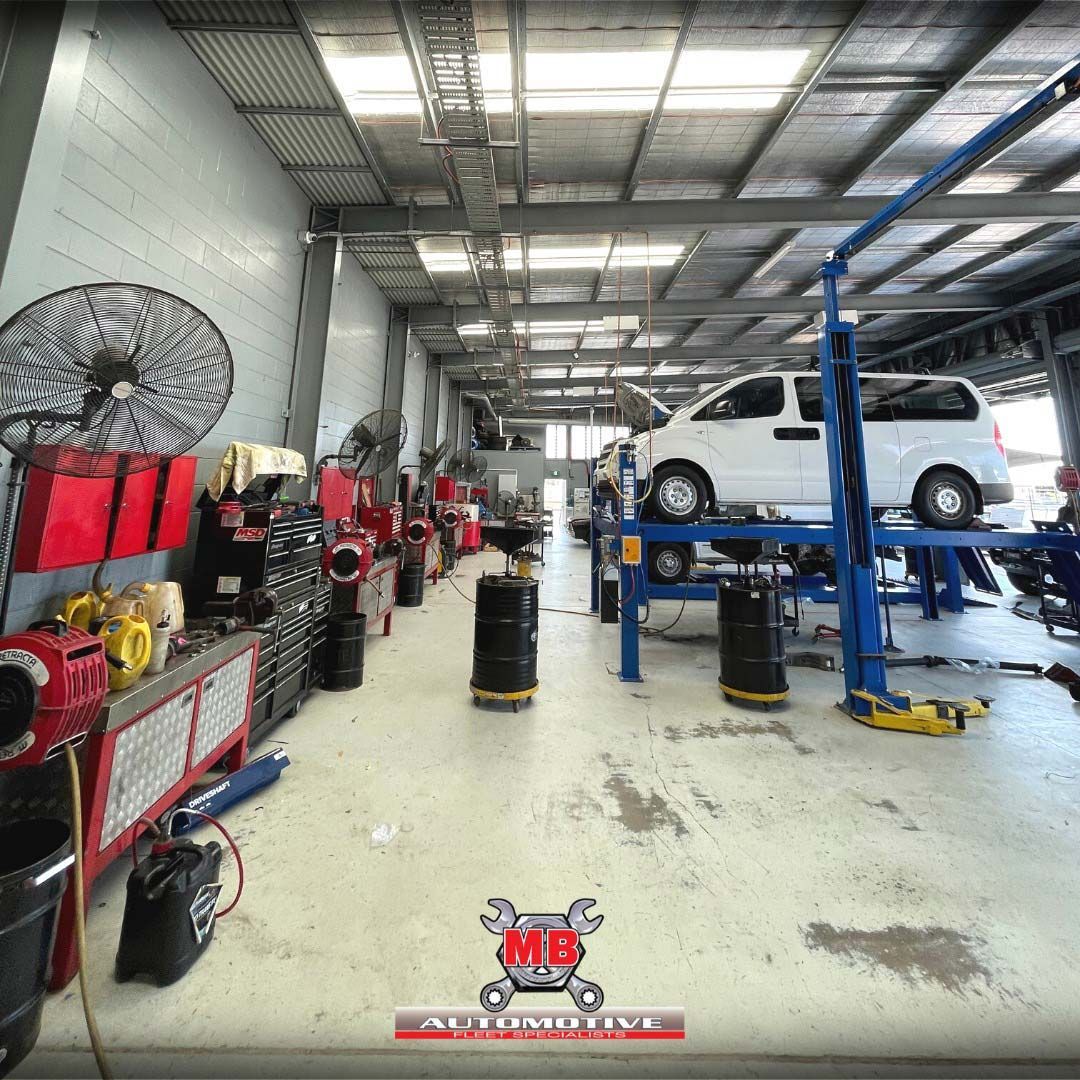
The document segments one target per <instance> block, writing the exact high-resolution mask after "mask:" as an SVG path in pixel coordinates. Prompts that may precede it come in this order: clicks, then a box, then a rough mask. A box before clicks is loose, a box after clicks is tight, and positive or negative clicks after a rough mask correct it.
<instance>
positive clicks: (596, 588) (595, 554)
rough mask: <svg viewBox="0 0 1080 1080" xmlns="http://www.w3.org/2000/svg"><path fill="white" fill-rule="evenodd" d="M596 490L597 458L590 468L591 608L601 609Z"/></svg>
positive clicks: (592, 609)
mask: <svg viewBox="0 0 1080 1080" xmlns="http://www.w3.org/2000/svg"><path fill="white" fill-rule="evenodd" d="M600 505H601V503H600V496H599V493H598V492H597V490H596V458H593V459H592V462H591V467H590V469H589V610H590V611H593V612H596V611H599V610H600V533H599V531H598V530H597V528H596V512H597V510H599V509H600Z"/></svg>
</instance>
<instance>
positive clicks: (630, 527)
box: [615, 443, 644, 682]
mask: <svg viewBox="0 0 1080 1080" xmlns="http://www.w3.org/2000/svg"><path fill="white" fill-rule="evenodd" d="M619 496H620V497H619V498H618V499H617V500H616V501H615V507H616V511H617V512H618V515H619V528H618V535H619V536H620V537H627V536H637V535H638V506H637V465H636V462H635V460H634V450H633V448H632V447H631V446H630V444H629V443H621V444H620V445H619ZM639 569H640V567H637V566H634V565H631V564H627V563H626V562H625V561H624V560H623V559H622V552H621V550H620V552H619V594H620V595H619V652H620V657H619V680H620V681H621V682H641V662H640V658H639V655H638V654H639V649H638V646H639V642H638V621H639V619H640V618H641V615H640V611H641V608H640V604H639V602H640V594H641V593H642V592H644V586H643V585H639V584H638V583H637V582H636V581H635V580H634V575H635V573H636V572H637V571H638V570H639Z"/></svg>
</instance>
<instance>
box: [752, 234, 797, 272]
mask: <svg viewBox="0 0 1080 1080" xmlns="http://www.w3.org/2000/svg"><path fill="white" fill-rule="evenodd" d="M794 246H795V241H794V240H789V241H788V242H787V243H786V244H781V245H780V246H779V247H778V248H777V249H776V250H775V251H774V252H773V253H772V254H771V255H770V256H769V257H768V258H767V259H766V260H765V261H764V262H763V263H762V264H761V265H760V266H759V267H758V268H757V269H756V270H755V271H754V272H753V273H752V274H751V275H750V276H751V277H752V278H759V277H763V276H764V275H765V274H767V273H768V272H769V271H770V270H771V269H772V268H773V267H774V266H775V265H776V264H777V263H778V262H779V261H780V260H781V259H782V258H783V257H784V256H785V255H786V254H787V253H788V252H789V251H790V250H791V249H792V248H793V247H794Z"/></svg>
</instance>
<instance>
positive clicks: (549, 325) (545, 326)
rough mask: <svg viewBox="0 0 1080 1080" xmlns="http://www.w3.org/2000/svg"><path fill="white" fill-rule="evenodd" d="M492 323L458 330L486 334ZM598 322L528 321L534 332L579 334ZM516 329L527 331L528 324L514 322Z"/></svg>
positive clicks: (471, 325)
mask: <svg viewBox="0 0 1080 1080" xmlns="http://www.w3.org/2000/svg"><path fill="white" fill-rule="evenodd" d="M492 325H493V324H491V323H468V324H467V325H465V326H459V327H458V328H457V332H458V333H459V334H461V335H469V336H472V335H476V334H480V335H483V336H486V335H487V333H488V331H489V330H490V329H491V326H492ZM599 325H600V324H599V323H597V322H539V321H531V322H529V323H528V329H529V332H530V333H533V334H537V333H540V334H560V333H562V334H579V333H581V331H582V330H589V329H595V328H598V327H599ZM514 330H516V331H517V332H518V333H519V334H523V333H525V330H526V324H525V323H524V322H517V321H515V322H514Z"/></svg>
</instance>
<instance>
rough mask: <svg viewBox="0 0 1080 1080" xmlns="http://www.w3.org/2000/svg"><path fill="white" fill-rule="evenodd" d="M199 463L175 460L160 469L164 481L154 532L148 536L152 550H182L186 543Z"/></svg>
mask: <svg viewBox="0 0 1080 1080" xmlns="http://www.w3.org/2000/svg"><path fill="white" fill-rule="evenodd" d="M198 462H199V459H198V458H194V457H178V458H173V459H172V461H169V462H166V463H165V464H164V465H163V466H162V467H161V469H162V472H163V473H164V478H163V484H162V497H161V502H160V505H159V515H158V520H157V529H156V531H155V532H151V535H150V543H151V546H152V548H153V550H154V551H165V550H166V549H168V548H177V547H183V546H184V545H185V544H186V543H187V538H188V520H189V518H190V517H191V498H192V495H193V493H194V491H195V466H196V465H197V464H198Z"/></svg>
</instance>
